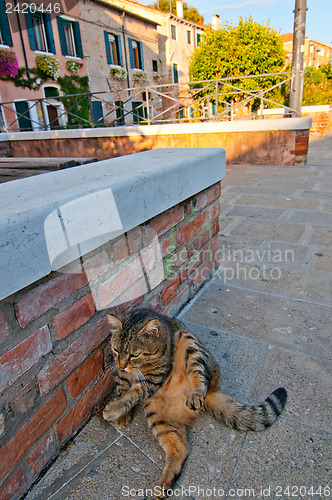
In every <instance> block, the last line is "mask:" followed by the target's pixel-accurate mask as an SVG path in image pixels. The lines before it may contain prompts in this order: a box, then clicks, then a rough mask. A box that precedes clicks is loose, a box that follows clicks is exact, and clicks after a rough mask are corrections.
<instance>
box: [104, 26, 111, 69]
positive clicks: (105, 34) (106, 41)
mask: <svg viewBox="0 0 332 500" xmlns="http://www.w3.org/2000/svg"><path fill="white" fill-rule="evenodd" d="M104 38H105V47H106V57H107V64H112V57H111V51H110V42H109V40H108V32H107V31H104Z"/></svg>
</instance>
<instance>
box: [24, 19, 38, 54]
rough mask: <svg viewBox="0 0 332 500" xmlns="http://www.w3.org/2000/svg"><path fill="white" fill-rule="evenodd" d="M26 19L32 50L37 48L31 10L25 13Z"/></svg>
mask: <svg viewBox="0 0 332 500" xmlns="http://www.w3.org/2000/svg"><path fill="white" fill-rule="evenodd" d="M25 20H26V23H27V28H28V35H29V42H30V48H31V50H37V44H36V39H35V33H34V31H33V25H32V20H31V13H30V12H26V13H25Z"/></svg>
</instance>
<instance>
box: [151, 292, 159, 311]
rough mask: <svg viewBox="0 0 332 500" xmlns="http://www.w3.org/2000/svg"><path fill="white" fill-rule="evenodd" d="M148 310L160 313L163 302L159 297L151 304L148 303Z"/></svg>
mask: <svg viewBox="0 0 332 500" xmlns="http://www.w3.org/2000/svg"><path fill="white" fill-rule="evenodd" d="M148 308H149V309H152V310H153V311H156V312H159V311H160V310H161V300H160V297H159V295H156V296H155V297H153V298H152V299H151V300H150V302H149V303H148Z"/></svg>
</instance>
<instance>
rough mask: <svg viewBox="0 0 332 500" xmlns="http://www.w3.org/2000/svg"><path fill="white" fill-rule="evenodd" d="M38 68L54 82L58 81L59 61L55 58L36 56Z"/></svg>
mask: <svg viewBox="0 0 332 500" xmlns="http://www.w3.org/2000/svg"><path fill="white" fill-rule="evenodd" d="M36 68H37V69H39V71H41V72H42V73H44V74H45V75H47V76H49V77H51V78H52V79H53V80H57V79H58V78H59V76H60V69H59V61H58V60H57V59H55V58H54V57H50V56H41V55H38V56H36Z"/></svg>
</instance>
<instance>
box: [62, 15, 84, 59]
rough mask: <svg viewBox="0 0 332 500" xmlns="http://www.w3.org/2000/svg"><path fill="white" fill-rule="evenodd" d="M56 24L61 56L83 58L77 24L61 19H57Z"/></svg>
mask: <svg viewBox="0 0 332 500" xmlns="http://www.w3.org/2000/svg"><path fill="white" fill-rule="evenodd" d="M57 23H58V30H59V37H60V45H61V52H62V54H63V55H64V56H74V57H75V56H76V57H83V49H82V41H81V32H80V25H79V23H78V22H76V21H70V20H68V19H64V18H62V17H57Z"/></svg>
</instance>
